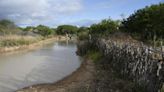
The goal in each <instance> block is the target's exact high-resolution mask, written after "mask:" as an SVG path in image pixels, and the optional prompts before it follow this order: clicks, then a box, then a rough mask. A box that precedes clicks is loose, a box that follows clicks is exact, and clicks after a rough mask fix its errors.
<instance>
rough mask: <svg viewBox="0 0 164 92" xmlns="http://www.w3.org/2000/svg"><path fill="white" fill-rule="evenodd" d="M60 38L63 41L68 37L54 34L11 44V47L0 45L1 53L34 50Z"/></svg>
mask: <svg viewBox="0 0 164 92" xmlns="http://www.w3.org/2000/svg"><path fill="white" fill-rule="evenodd" d="M58 40H61V41H62V40H67V38H66V37H64V36H54V37H50V38H46V39H43V40H39V41H38V42H34V43H30V44H24V45H19V46H11V47H0V53H1V54H5V55H6V54H12V53H17V52H19V51H28V50H34V49H36V48H41V47H42V46H43V45H45V44H48V43H51V42H53V41H58Z"/></svg>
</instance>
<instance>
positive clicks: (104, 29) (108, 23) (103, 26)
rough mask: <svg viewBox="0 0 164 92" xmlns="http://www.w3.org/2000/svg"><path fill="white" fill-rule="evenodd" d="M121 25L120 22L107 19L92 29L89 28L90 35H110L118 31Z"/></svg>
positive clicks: (94, 25)
mask: <svg viewBox="0 0 164 92" xmlns="http://www.w3.org/2000/svg"><path fill="white" fill-rule="evenodd" d="M119 25H120V22H119V21H114V20H111V19H105V20H102V21H101V22H100V23H98V24H93V25H91V27H90V28H89V29H90V34H93V35H95V34H96V35H97V34H98V35H108V34H111V33H113V32H115V31H118V28H119Z"/></svg>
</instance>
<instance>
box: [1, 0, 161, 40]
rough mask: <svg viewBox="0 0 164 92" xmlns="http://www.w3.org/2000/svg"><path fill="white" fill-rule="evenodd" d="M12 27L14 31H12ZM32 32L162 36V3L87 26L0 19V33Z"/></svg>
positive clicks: (81, 35)
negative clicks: (23, 25) (20, 24)
mask: <svg viewBox="0 0 164 92" xmlns="http://www.w3.org/2000/svg"><path fill="white" fill-rule="evenodd" d="M11 29H12V30H13V29H14V30H15V31H12V30H11ZM20 30H21V31H23V32H32V33H35V34H39V35H42V36H49V35H56V34H57V35H65V34H74V35H77V36H79V37H80V39H85V38H88V35H89V34H90V35H96V36H109V34H112V33H114V32H118V31H119V32H125V33H128V34H130V35H132V36H133V37H138V38H140V39H142V40H153V39H156V40H157V39H163V38H164V3H160V4H156V5H151V6H146V7H145V8H143V9H139V10H137V11H136V12H134V13H133V14H131V15H130V16H129V17H128V18H126V19H123V20H112V19H111V18H108V19H104V20H102V21H101V22H99V23H96V24H93V25H91V26H89V27H77V26H74V25H60V26H58V27H57V28H50V27H48V26H45V25H38V26H36V27H32V26H27V27H26V28H18V27H17V26H16V25H15V24H14V22H11V21H9V20H1V21H0V33H4V34H7V33H14V32H15V33H17V32H20Z"/></svg>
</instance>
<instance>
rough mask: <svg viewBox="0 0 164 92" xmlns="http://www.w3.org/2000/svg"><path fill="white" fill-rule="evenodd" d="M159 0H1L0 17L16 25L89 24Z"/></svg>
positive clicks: (114, 17)
mask: <svg viewBox="0 0 164 92" xmlns="http://www.w3.org/2000/svg"><path fill="white" fill-rule="evenodd" d="M159 2H164V0H0V19H10V20H12V21H14V22H15V23H16V24H17V25H19V26H36V25H39V24H44V25H47V26H51V27H55V26H57V25H61V24H74V25H79V26H88V25H90V24H92V23H96V22H98V21H100V20H101V19H104V18H109V16H110V17H111V18H112V19H120V18H121V16H120V15H121V14H123V15H124V17H128V16H129V15H130V14H132V13H133V12H134V11H135V10H137V9H140V8H143V7H145V6H147V5H151V4H157V3H159Z"/></svg>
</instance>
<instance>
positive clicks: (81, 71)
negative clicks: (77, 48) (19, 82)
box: [16, 59, 95, 92]
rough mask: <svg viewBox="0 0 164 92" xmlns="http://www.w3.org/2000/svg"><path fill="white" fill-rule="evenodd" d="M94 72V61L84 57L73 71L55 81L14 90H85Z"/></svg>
mask: <svg viewBox="0 0 164 92" xmlns="http://www.w3.org/2000/svg"><path fill="white" fill-rule="evenodd" d="M94 72H95V69H94V63H93V62H92V61H91V60H89V59H85V60H84V61H83V62H82V64H81V66H80V67H79V68H78V69H77V70H76V71H75V72H73V73H72V74H71V75H69V76H67V77H65V78H64V79H62V80H60V81H58V82H57V83H52V84H38V85H33V86H30V87H26V88H23V89H20V90H18V91H16V92H85V91H86V92H87V89H89V88H90V85H91V83H92V82H93V78H94V77H93V76H94Z"/></svg>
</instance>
